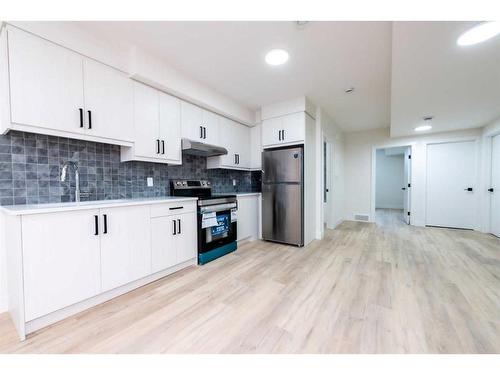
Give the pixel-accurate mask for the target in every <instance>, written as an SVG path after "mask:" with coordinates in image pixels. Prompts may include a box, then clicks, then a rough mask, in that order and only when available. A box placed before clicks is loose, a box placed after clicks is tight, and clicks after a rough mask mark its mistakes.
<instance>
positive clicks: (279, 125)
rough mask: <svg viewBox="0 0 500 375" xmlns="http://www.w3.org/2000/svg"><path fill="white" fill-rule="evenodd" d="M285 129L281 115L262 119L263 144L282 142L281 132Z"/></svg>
mask: <svg viewBox="0 0 500 375" xmlns="http://www.w3.org/2000/svg"><path fill="white" fill-rule="evenodd" d="M282 129H283V119H282V118H281V117H276V118H271V119H267V120H264V121H262V146H263V147H266V146H272V145H276V144H279V143H281V140H280V138H279V132H280V130H282Z"/></svg>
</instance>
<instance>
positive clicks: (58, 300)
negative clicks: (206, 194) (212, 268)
mask: <svg viewBox="0 0 500 375" xmlns="http://www.w3.org/2000/svg"><path fill="white" fill-rule="evenodd" d="M0 214H1V211H0ZM3 218H4V219H5V220H4V221H5V225H6V228H7V229H6V230H5V233H6V235H5V237H6V238H5V240H6V243H7V244H8V247H7V249H8V250H7V251H8V254H7V258H8V259H9V267H8V269H7V273H8V275H7V276H8V279H9V280H12V281H13V282H11V283H9V285H8V293H9V312H10V314H11V316H12V320H13V321H14V323H15V325H16V328H17V329H18V331H19V335H20V337H21V339H23V338H24V337H25V334H26V333H30V332H33V331H35V330H37V329H39V328H42V327H44V326H46V325H49V324H52V323H54V322H56V321H58V320H61V319H63V318H65V317H67V316H70V315H72V314H75V313H77V312H79V311H82V310H84V309H86V308H88V307H91V306H94V305H96V304H98V303H101V302H104V301H106V300H108V299H110V298H113V297H116V296H118V295H120V294H123V293H126V292H128V291H130V290H132V289H135V288H137V287H139V286H142V285H145V284H147V283H149V282H151V281H154V280H156V279H159V278H161V277H164V276H166V275H168V274H170V273H172V272H175V271H177V270H179V269H181V268H183V267H186V266H188V265H194V264H196V257H197V217H196V202H195V200H193V199H191V198H187V199H186V200H181V201H177V200H176V201H175V202H167V203H163V202H162V203H153V204H143V205H141V204H139V205H126V206H113V207H98V208H94V209H90V208H89V209H83V210H79V209H76V210H74V211H72V210H69V211H61V212H50V213H29V214H23V213H21V214H19V216H16V215H9V216H7V215H4V217H3ZM14 281H15V282H14Z"/></svg>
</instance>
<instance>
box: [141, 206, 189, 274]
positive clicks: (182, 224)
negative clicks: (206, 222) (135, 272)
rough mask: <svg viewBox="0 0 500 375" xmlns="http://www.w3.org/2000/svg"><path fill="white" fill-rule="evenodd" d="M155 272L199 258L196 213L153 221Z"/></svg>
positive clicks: (154, 219)
mask: <svg viewBox="0 0 500 375" xmlns="http://www.w3.org/2000/svg"><path fill="white" fill-rule="evenodd" d="M151 233H152V265H153V272H158V271H161V270H162V269H165V268H168V267H172V266H173V265H175V264H179V263H183V262H185V261H187V260H190V259H193V258H196V256H197V237H196V236H197V223H196V213H195V212H192V213H183V214H179V215H168V216H161V217H154V218H152V219H151Z"/></svg>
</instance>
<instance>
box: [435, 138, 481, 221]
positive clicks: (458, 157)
mask: <svg viewBox="0 0 500 375" xmlns="http://www.w3.org/2000/svg"><path fill="white" fill-rule="evenodd" d="M475 176H476V144H475V142H474V141H466V142H453V143H439V144H430V145H428V146H427V193H426V194H427V207H426V210H427V215H426V216H427V220H426V224H427V225H431V226H440V227H451V228H463V229H473V228H474V223H475V210H476V195H475V191H474V188H475Z"/></svg>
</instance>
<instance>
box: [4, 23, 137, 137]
mask: <svg viewBox="0 0 500 375" xmlns="http://www.w3.org/2000/svg"><path fill="white" fill-rule="evenodd" d="M7 32H8V56H9V57H8V58H9V71H8V72H7V73H6V74H8V76H9V85H10V92H6V95H10V112H11V119H10V123H8V124H5V125H4V129H3V130H4V131H6V130H8V129H15V130H21V131H29V132H34V133H42V134H50V135H57V136H68V137H72V138H80V139H87V140H94V141H101V142H106V143H114V144H122V145H130V144H131V143H132V141H133V139H132V129H133V128H132V118H133V113H132V110H133V106H132V103H133V101H132V100H133V96H132V95H133V93H132V83H131V82H130V80H129V79H128V78H127V77H126V76H125V74H123V73H121V72H119V71H118V70H115V69H113V68H110V67H109V66H107V65H104V64H101V63H98V62H96V61H93V60H90V59H87V58H86V57H84V56H82V55H80V54H78V53H75V52H73V51H71V50H69V49H66V48H64V47H61V46H58V45H57V44H54V43H51V42H49V41H46V40H44V39H42V38H39V37H36V36H34V35H31V34H28V33H26V32H24V31H21V30H19V29H16V28H13V27H8V29H7ZM2 73H3V72H2ZM2 89H5V90H7V88H2Z"/></svg>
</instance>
